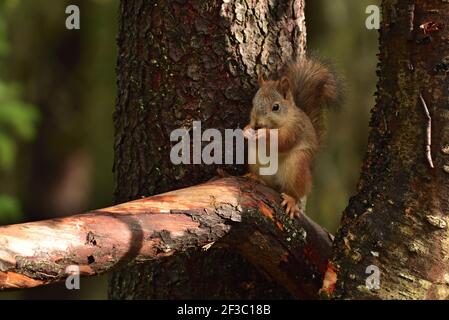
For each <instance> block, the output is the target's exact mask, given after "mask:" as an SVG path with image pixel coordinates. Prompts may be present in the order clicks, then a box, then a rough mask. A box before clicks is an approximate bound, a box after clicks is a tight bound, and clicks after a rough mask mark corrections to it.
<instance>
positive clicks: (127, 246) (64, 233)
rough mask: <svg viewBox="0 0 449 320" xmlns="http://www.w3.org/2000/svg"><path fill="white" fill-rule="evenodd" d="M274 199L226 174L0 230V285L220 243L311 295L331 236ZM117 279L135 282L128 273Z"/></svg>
mask: <svg viewBox="0 0 449 320" xmlns="http://www.w3.org/2000/svg"><path fill="white" fill-rule="evenodd" d="M279 203H280V198H279V195H278V194H277V193H275V192H274V191H273V190H271V189H269V188H267V187H264V186H261V185H259V184H257V183H255V182H254V181H252V180H248V179H244V178H225V179H221V180H215V181H212V182H208V183H206V184H202V185H198V186H194V187H190V188H187V189H181V190H176V191H172V192H169V193H165V194H161V195H157V196H153V197H151V198H145V199H140V200H135V201H132V202H128V203H124V204H120V205H117V206H114V207H110V208H105V209H100V210H95V211H92V212H90V213H87V214H83V215H78V216H72V217H67V218H63V219H55V220H47V221H39V222H31V223H25V224H19V225H11V226H5V227H0V270H1V271H0V289H8V288H15V289H17V288H29V287H35V286H40V285H43V284H49V283H53V282H57V281H62V280H64V279H65V278H66V277H67V276H68V274H67V273H66V268H67V267H68V266H70V265H76V266H78V267H79V269H80V273H81V274H82V275H96V274H101V273H105V272H108V271H111V269H113V268H116V267H117V266H119V265H128V264H130V263H133V264H135V263H139V262H145V261H150V260H164V259H166V260H170V256H172V255H177V254H179V253H180V252H189V251H192V250H197V251H198V252H202V253H203V254H204V252H205V251H207V250H209V249H210V248H211V247H220V248H221V250H229V252H233V251H236V252H239V253H240V254H241V255H242V256H243V257H245V258H246V259H248V260H249V261H251V263H252V264H253V265H255V266H257V267H258V268H259V269H260V270H262V271H263V272H264V273H265V274H266V275H267V278H268V279H270V280H271V281H273V282H275V283H277V284H279V285H280V286H282V287H283V288H285V290H286V291H287V292H288V293H289V294H291V295H292V296H293V297H295V298H309V299H310V298H316V297H317V295H318V291H319V288H320V287H321V283H322V281H323V276H324V272H325V270H326V266H327V261H328V258H329V255H330V253H331V240H330V235H329V234H328V233H327V232H326V231H324V230H323V229H322V228H321V227H319V226H317V225H316V224H315V223H313V222H312V221H311V220H309V219H308V218H307V217H306V216H302V217H301V218H300V219H299V220H298V221H291V220H290V219H289V218H288V217H286V215H285V214H284V212H283V210H282V208H281V207H280V206H279ZM168 270H171V269H168ZM191 272H192V274H193V275H196V276H199V275H198V274H197V273H196V272H195V270H192V271H191ZM152 280H153V281H160V279H148V282H151V281H152ZM197 280H198V281H199V283H203V286H204V288H207V286H209V285H210V283H208V282H204V281H201V280H203V279H197ZM121 281H122V282H123V283H122V284H121V285H122V286H128V285H133V282H132V279H131V278H129V277H126V278H121ZM146 282H147V281H140V282H139V284H138V285H139V286H143V287H145V286H146V284H145V283H146ZM247 285H248V286H251V283H248V284H247ZM135 292H136V293H139V292H141V290H136V291H135ZM138 297H139V296H138V295H136V294H134V295H132V296H129V295H127V296H123V298H138Z"/></svg>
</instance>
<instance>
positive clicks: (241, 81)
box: [110, 0, 306, 299]
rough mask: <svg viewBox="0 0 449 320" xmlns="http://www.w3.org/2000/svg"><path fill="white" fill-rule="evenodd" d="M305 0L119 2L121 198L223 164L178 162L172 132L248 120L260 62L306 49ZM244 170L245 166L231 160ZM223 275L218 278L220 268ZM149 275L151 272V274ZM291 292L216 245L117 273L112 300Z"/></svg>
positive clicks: (171, 185) (183, 182)
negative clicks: (172, 155) (173, 158)
mask: <svg viewBox="0 0 449 320" xmlns="http://www.w3.org/2000/svg"><path fill="white" fill-rule="evenodd" d="M303 9H304V2H303V1H302V0H289V1H282V2H276V1H271V0H262V1H255V0H252V1H248V0H246V1H243V0H236V1H218V0H213V1H186V0H177V1H175V0H169V1H162V0H161V1H146V0H133V1H126V0H123V1H121V6H120V27H119V28H120V30H119V37H118V45H119V58H118V68H117V73H118V90H119V96H118V100H117V107H116V112H115V115H114V120H115V128H116V142H115V155H116V156H115V165H114V169H115V176H116V183H117V187H116V200H117V202H123V201H128V200H131V199H136V198H139V197H141V196H147V195H151V194H155V193H161V192H165V191H167V190H169V189H177V188H180V187H184V186H187V185H192V184H197V183H199V182H203V181H205V180H207V179H209V178H210V177H212V176H213V175H214V173H215V170H216V167H215V166H205V165H185V166H174V165H173V164H172V163H171V162H170V157H169V155H170V148H171V146H172V143H170V132H171V131H172V130H174V129H176V128H187V129H191V128H192V122H193V121H195V120H199V121H201V122H202V128H203V129H206V128H217V129H224V128H238V127H240V128H241V127H243V126H244V125H245V124H246V122H247V120H248V115H249V109H250V102H251V98H252V96H253V94H254V93H255V89H256V88H255V82H256V78H257V77H256V68H257V65H258V64H260V65H262V66H263V67H264V71H265V72H267V71H274V70H275V69H277V68H278V67H279V66H280V64H281V63H282V62H283V61H285V60H287V59H288V58H289V57H290V56H291V55H292V54H303V53H304V50H305V36H306V33H305V24H304V11H303ZM226 170H228V171H229V172H231V173H236V172H237V173H241V172H242V171H243V170H244V169H243V167H229V168H227V169H226ZM218 274H219V275H220V277H217V275H218ZM144 279H152V280H151V281H147V280H144ZM123 297H139V298H191V297H197V298H264V297H272V298H275V297H282V298H286V297H291V295H290V294H289V293H287V292H286V291H285V290H283V289H281V288H279V287H277V286H276V285H274V284H273V283H271V282H270V281H269V280H267V279H266V278H265V277H264V275H263V274H261V273H260V272H258V271H256V269H254V267H253V266H252V265H251V264H249V263H247V262H246V261H245V259H243V258H242V257H241V256H238V255H230V254H223V253H221V251H220V250H213V249H212V250H210V251H208V252H207V253H206V254H204V253H201V254H195V253H193V254H189V255H186V256H185V257H180V256H176V257H174V258H173V259H169V260H167V261H166V262H164V263H158V264H147V265H143V266H139V267H136V268H132V269H130V268H127V269H126V270H123V271H121V272H117V273H115V274H113V276H112V277H111V281H110V298H113V299H114V298H123Z"/></svg>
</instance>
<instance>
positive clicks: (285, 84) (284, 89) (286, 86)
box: [279, 77, 290, 99]
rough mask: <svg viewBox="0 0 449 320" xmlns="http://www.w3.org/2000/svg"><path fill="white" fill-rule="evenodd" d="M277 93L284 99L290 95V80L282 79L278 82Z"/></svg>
mask: <svg viewBox="0 0 449 320" xmlns="http://www.w3.org/2000/svg"><path fill="white" fill-rule="evenodd" d="M279 92H280V93H281V94H282V96H283V97H284V98H285V99H286V98H287V96H288V94H289V93H290V80H289V79H288V78H287V77H282V79H281V80H280V81H279Z"/></svg>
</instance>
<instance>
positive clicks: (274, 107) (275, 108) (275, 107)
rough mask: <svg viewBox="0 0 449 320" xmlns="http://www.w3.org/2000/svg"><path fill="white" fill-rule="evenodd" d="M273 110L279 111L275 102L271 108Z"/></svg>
mask: <svg viewBox="0 0 449 320" xmlns="http://www.w3.org/2000/svg"><path fill="white" fill-rule="evenodd" d="M272 110H273V111H279V104H277V103H275V104H274V105H273V108H272Z"/></svg>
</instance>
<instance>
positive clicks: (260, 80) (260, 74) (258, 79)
mask: <svg viewBox="0 0 449 320" xmlns="http://www.w3.org/2000/svg"><path fill="white" fill-rule="evenodd" d="M257 82H258V83H259V87H262V86H263V85H264V83H265V78H264V77H263V74H262V73H259V77H258V78H257Z"/></svg>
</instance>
